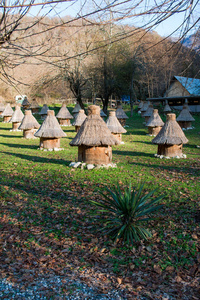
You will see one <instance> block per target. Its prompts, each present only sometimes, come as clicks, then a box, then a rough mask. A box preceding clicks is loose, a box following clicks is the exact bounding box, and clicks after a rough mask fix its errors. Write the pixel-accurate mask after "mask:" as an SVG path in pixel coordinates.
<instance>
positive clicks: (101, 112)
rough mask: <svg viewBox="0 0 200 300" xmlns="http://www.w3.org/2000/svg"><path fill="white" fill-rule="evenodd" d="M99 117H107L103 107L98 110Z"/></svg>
mask: <svg viewBox="0 0 200 300" xmlns="http://www.w3.org/2000/svg"><path fill="white" fill-rule="evenodd" d="M100 117H101V118H102V119H104V118H105V117H107V115H106V114H105V112H104V111H103V109H101V110H100Z"/></svg>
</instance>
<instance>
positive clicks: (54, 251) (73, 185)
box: [0, 108, 200, 276]
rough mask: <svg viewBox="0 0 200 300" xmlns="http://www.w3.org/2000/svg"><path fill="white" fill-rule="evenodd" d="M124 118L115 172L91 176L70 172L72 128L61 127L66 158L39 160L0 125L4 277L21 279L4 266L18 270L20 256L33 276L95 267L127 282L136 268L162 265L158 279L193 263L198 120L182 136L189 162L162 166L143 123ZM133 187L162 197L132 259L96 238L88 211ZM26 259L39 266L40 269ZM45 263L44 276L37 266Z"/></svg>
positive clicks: (34, 144)
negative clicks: (106, 194) (110, 191)
mask: <svg viewBox="0 0 200 300" xmlns="http://www.w3.org/2000/svg"><path fill="white" fill-rule="evenodd" d="M55 110H58V108H55ZM70 110H72V108H70ZM127 114H128V115H129V119H128V121H127V125H128V126H129V127H127V128H126V129H127V134H125V135H123V141H124V142H125V144H124V145H119V146H116V147H113V162H114V163H117V169H98V170H95V169H94V170H90V171H87V170H81V169H75V170H74V169H71V168H70V167H69V164H70V162H71V161H75V160H77V154H78V149H77V147H70V146H69V142H70V141H71V139H72V138H73V137H74V136H75V134H76V133H75V131H74V128H73V127H67V128H65V127H64V131H65V132H66V134H67V137H66V138H63V139H62V140H61V147H63V148H64V150H63V151H59V152H44V151H40V150H38V148H39V139H34V140H26V139H23V138H22V133H21V132H16V133H15V132H10V131H9V130H10V129H11V124H4V123H2V122H1V123H0V161H1V165H0V174H1V176H0V203H1V206H0V225H1V229H3V230H2V241H3V242H2V243H3V245H4V243H5V241H6V246H4V249H5V250H3V252H2V260H5V259H6V258H7V259H9V260H10V261H11V262H10V263H9V264H3V265H4V267H2V273H3V274H5V275H8V274H9V275H10V274H11V273H12V274H15V275H16V274H21V273H20V272H21V271H20V269H17V271H16V272H14V271H10V269H9V265H10V264H11V265H12V263H13V268H15V265H14V261H15V260H16V259H18V257H21V256H22V255H23V257H24V259H25V260H26V265H27V264H29V265H30V266H31V267H32V268H33V267H34V268H36V269H37V272H41V270H42V271H43V272H44V269H46V270H48V269H49V268H50V269H53V270H55V271H57V272H58V273H59V270H61V269H62V270H65V268H70V269H76V270H78V271H77V272H82V271H83V270H84V268H87V269H92V268H93V267H94V264H95V259H96V261H97V265H98V267H97V268H98V269H99V270H101V272H103V271H102V270H103V269H104V265H106V266H107V269H108V270H110V272H111V273H112V272H113V273H114V274H117V275H124V274H127V276H129V275H130V276H131V273H132V272H133V271H132V269H130V268H129V267H130V265H133V264H134V265H135V268H134V272H135V270H138V269H142V270H143V269H146V270H152V269H153V265H154V264H159V265H160V267H161V269H162V270H163V272H164V270H165V269H166V268H167V266H171V265H173V266H174V268H175V270H178V271H179V272H183V273H184V272H187V270H189V268H190V267H192V266H193V265H195V264H196V263H197V253H198V251H197V250H198V247H199V239H198V230H199V223H197V222H196V221H195V214H196V213H197V211H198V210H199V199H198V196H199V194H200V193H199V192H200V185H199V178H200V172H199V161H200V156H199V154H200V149H199V148H197V147H196V145H200V136H199V132H200V116H198V115H195V116H194V118H195V120H196V122H195V124H194V126H195V129H193V130H189V131H186V132H185V135H186V137H187V138H188V139H189V143H188V144H187V145H184V147H183V153H185V154H186V155H187V159H181V160H180V159H170V160H162V159H158V158H155V157H154V154H155V153H156V152H157V146H156V145H153V144H152V143H151V140H152V137H150V136H147V135H146V132H147V129H146V127H145V126H144V125H143V121H144V120H143V119H142V118H141V117H140V116H139V115H138V114H137V113H134V116H133V117H130V114H129V112H127ZM161 117H163V116H162V115H161ZM163 120H165V118H164V117H163ZM130 181H131V183H132V185H133V186H135V185H137V183H138V182H139V181H145V182H146V192H148V191H150V190H152V189H155V188H157V189H158V190H157V194H156V195H155V196H158V195H160V194H165V197H164V199H163V200H162V204H164V206H163V208H162V210H161V212H158V213H157V215H156V216H157V218H156V221H152V222H150V224H149V229H150V230H151V231H153V233H154V234H153V238H152V239H150V240H149V241H148V242H145V243H144V244H143V246H142V247H141V245H140V244H139V243H138V244H137V243H136V245H135V251H134V253H133V251H132V250H133V249H132V248H131V247H129V246H126V245H124V244H120V243H119V244H118V245H113V242H112V241H111V240H109V238H108V237H107V236H102V235H101V234H100V233H99V232H98V227H99V226H100V223H99V224H98V221H96V220H95V222H94V218H93V216H94V214H95V209H96V208H94V207H92V206H91V204H90V200H98V199H99V197H101V196H100V195H99V193H98V191H99V190H101V191H104V189H105V187H108V188H112V186H114V185H116V183H119V184H120V186H121V187H122V188H123V187H125V186H126V185H127V183H129V182H130ZM196 236H197V238H196ZM149 247H150V248H149ZM102 249H103V250H102ZM147 249H151V251H149V250H147ZM13 250H14V251H13ZM30 252H31V253H32V254H30ZM31 255H32V256H33V257H34V258H37V265H34V259H31V258H30V257H31ZM75 256H76V261H74V257H75ZM43 257H46V262H45V268H43V265H44V263H43V262H42V261H40V259H43ZM52 257H54V259H53V260H52ZM91 257H92V260H91ZM27 262H28V263H27ZM65 265H67V266H68V267H63V266H65ZM59 266H60V267H59ZM27 268H28V267H27ZM59 268H60V269H59ZM146 272H148V271H146ZM15 275H13V276H15Z"/></svg>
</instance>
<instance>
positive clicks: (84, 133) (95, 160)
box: [70, 105, 120, 165]
mask: <svg viewBox="0 0 200 300" xmlns="http://www.w3.org/2000/svg"><path fill="white" fill-rule="evenodd" d="M119 143H120V142H119V141H118V140H117V139H116V138H115V137H114V136H113V135H112V134H111V132H110V130H109V129H108V127H107V125H106V123H105V122H104V121H103V120H102V118H101V117H100V107H99V106H97V105H91V106H89V107H88V117H87V118H86V119H85V121H84V122H83V124H82V126H81V128H80V129H79V131H78V133H77V135H76V136H75V138H74V139H73V140H72V141H71V142H70V145H71V146H78V161H80V162H82V161H83V162H85V163H88V164H98V165H102V164H105V165H107V164H109V163H111V161H112V145H118V144H119Z"/></svg>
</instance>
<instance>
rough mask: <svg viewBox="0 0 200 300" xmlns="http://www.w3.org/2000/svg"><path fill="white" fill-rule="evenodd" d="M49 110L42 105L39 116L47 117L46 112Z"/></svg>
mask: <svg viewBox="0 0 200 300" xmlns="http://www.w3.org/2000/svg"><path fill="white" fill-rule="evenodd" d="M48 110H49V108H48V106H47V105H46V104H44V105H43V106H42V109H41V111H40V112H39V115H47V111H48Z"/></svg>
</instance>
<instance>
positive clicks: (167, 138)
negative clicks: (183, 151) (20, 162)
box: [152, 114, 188, 145]
mask: <svg viewBox="0 0 200 300" xmlns="http://www.w3.org/2000/svg"><path fill="white" fill-rule="evenodd" d="M187 142H188V139H187V138H186V136H185V134H184V133H183V131H182V129H181V127H180V126H179V124H178V123H177V122H176V115H175V114H168V115H167V121H166V123H165V125H164V126H163V128H162V129H161V130H160V132H159V133H158V135H157V136H156V137H155V138H154V139H153V140H152V143H153V144H157V145H159V144H168V145H180V144H186V143H187Z"/></svg>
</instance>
